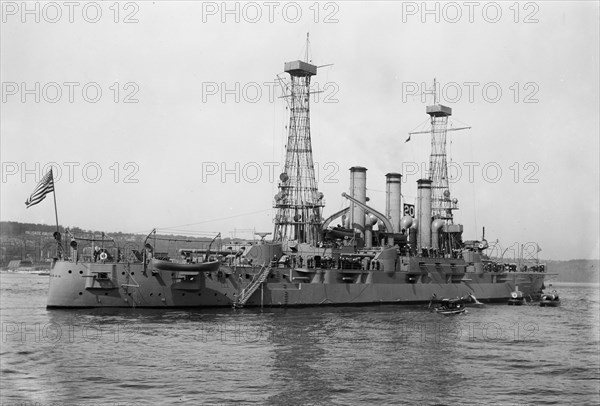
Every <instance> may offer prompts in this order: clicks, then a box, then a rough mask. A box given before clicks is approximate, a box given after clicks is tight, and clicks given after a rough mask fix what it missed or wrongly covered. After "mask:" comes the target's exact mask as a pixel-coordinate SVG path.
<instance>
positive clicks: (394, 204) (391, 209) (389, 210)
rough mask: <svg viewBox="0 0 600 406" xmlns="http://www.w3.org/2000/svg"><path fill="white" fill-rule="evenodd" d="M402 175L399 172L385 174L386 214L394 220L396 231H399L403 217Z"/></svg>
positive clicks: (393, 224) (394, 230)
mask: <svg viewBox="0 0 600 406" xmlns="http://www.w3.org/2000/svg"><path fill="white" fill-rule="evenodd" d="M401 184H402V175H401V174H399V173H388V174H386V175H385V215H386V216H387V218H389V219H390V221H391V222H392V226H394V229H393V230H392V231H393V232H394V233H399V232H400V230H401V228H400V220H401V219H402V207H401V201H400V199H401V194H400V189H401V188H400V186H401Z"/></svg>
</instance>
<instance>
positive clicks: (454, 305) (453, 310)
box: [433, 299, 467, 316]
mask: <svg viewBox="0 0 600 406" xmlns="http://www.w3.org/2000/svg"><path fill="white" fill-rule="evenodd" d="M433 310H434V311H435V312H436V313H439V314H443V315H444V316H452V315H455V314H462V313H465V312H466V311H467V309H466V308H465V305H464V304H462V301H461V299H442V301H441V303H440V305H439V306H438V307H436V308H434V309H433Z"/></svg>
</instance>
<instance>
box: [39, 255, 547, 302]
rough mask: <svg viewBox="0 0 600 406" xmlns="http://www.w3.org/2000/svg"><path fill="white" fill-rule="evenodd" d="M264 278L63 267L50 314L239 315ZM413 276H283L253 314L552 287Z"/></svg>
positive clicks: (528, 277)
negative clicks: (148, 311)
mask: <svg viewBox="0 0 600 406" xmlns="http://www.w3.org/2000/svg"><path fill="white" fill-rule="evenodd" d="M259 272H260V268H259V267H235V266H232V267H223V266H222V267H221V268H220V269H219V270H218V271H215V272H208V273H203V272H197V273H193V272H178V271H161V270H156V269H153V268H151V267H150V266H144V264H142V263H106V264H105V263H95V262H91V263H90V262H78V263H74V262H70V261H57V262H56V263H55V264H54V266H53V267H52V270H51V272H50V284H49V291H48V299H47V307H48V308H86V307H87V308H91V307H124V308H127V307H147V308H165V307H166V308H169V307H179V308H181V307H188V308H203V307H231V306H232V305H233V304H235V303H236V300H237V298H238V296H239V295H240V293H241V292H242V290H243V289H245V288H246V287H248V285H249V284H250V282H251V281H252V279H253V278H254V277H255V276H256V275H257V274H258V273H259ZM413 275H414V274H411V273H409V272H404V271H394V272H383V271H375V270H373V271H360V270H358V271H356V270H354V271H348V270H337V269H326V270H307V269H290V268H276V269H273V270H272V271H271V272H270V275H269V278H268V279H267V280H266V281H265V283H263V284H262V285H261V286H260V287H259V288H258V289H257V290H256V291H255V292H254V293H253V294H252V296H251V297H250V298H249V299H248V301H247V302H246V303H245V306H246V307H252V306H275V307H281V306H327V305H329V306H332V305H369V304H401V305H412V304H421V303H429V301H430V300H431V297H432V296H433V295H436V296H437V297H438V298H441V297H449V298H452V297H463V296H466V295H468V294H472V295H474V296H475V297H477V299H479V300H481V301H483V302H507V301H508V300H509V298H510V297H511V292H513V291H514V290H515V286H518V287H519V289H520V290H521V291H522V292H523V293H524V295H525V296H531V297H535V295H536V294H538V292H540V291H541V289H542V285H543V280H544V274H540V273H506V274H495V273H488V272H481V273H465V274H463V275H458V277H457V275H454V276H452V277H450V276H449V275H448V274H445V273H443V272H428V273H427V276H426V277H422V278H418V279H415V277H414V276H413ZM422 281H425V282H422Z"/></svg>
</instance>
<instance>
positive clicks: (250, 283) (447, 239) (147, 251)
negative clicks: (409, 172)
mask: <svg viewBox="0 0 600 406" xmlns="http://www.w3.org/2000/svg"><path fill="white" fill-rule="evenodd" d="M317 69H318V68H317V66H315V65H313V64H311V63H309V61H308V58H307V60H305V61H302V60H297V61H292V62H287V63H285V64H284V71H285V73H286V74H288V75H289V77H287V76H286V79H285V80H282V81H281V83H282V87H283V89H284V91H285V96H284V99H285V100H286V103H287V104H288V108H289V112H290V113H289V114H290V117H289V125H288V127H287V143H286V152H285V165H284V170H283V172H282V173H281V174H280V175H279V178H278V192H277V194H276V195H275V196H274V200H273V202H272V204H273V209H274V213H275V214H274V220H273V222H274V228H273V232H272V233H262V234H261V235H260V237H262V238H261V239H260V240H256V241H250V242H248V243H246V244H238V245H233V244H230V245H229V246H224V245H223V244H222V243H218V242H217V240H218V238H217V237H218V236H217V237H215V238H214V239H213V241H212V242H211V243H210V244H206V245H205V246H204V247H199V248H189V247H185V248H178V249H174V250H172V252H168V251H165V250H164V249H162V248H161V247H160V245H161V241H164V240H165V239H170V240H173V239H172V238H165V237H164V236H161V235H160V234H158V233H157V232H156V231H153V232H151V233H150V234H149V235H148V236H147V237H146V239H145V241H144V242H143V243H142V244H141V245H140V246H133V244H131V243H128V244H126V245H122V244H119V243H118V242H117V241H115V240H114V239H111V238H110V237H109V236H107V235H105V234H103V235H102V236H101V237H98V236H92V237H82V236H76V235H72V234H71V233H69V232H66V233H65V236H64V238H63V239H61V235H60V234H58V235H57V236H56V239H57V242H58V244H59V245H60V247H61V251H60V254H58V255H57V257H56V258H55V260H54V262H53V264H52V269H51V271H50V279H49V280H50V283H49V291H48V298H47V307H48V308H86V307H125V308H127V307H148V308H163V307H167V308H170V307H180V308H204V307H207V308H208V307H234V308H239V307H244V306H245V307H258V306H260V307H262V306H265V307H268V306H273V307H280V306H281V307H283V306H326V305H329V306H331V305H373V304H399V305H414V304H427V303H429V302H430V301H431V298H432V297H438V298H455V297H465V296H468V297H476V298H477V299H478V300H480V301H481V302H504V303H507V302H508V301H509V299H510V298H511V293H512V292H514V291H517V290H518V291H520V292H522V293H523V296H524V297H526V298H529V300H537V299H539V297H540V295H541V293H542V289H543V288H544V286H543V283H544V277H545V275H546V273H545V271H546V270H545V265H544V264H539V263H532V264H530V265H521V264H519V267H516V266H515V265H514V264H509V263H505V262H503V261H502V260H501V259H500V260H498V259H497V258H494V257H493V256H492V255H491V253H489V254H488V252H489V251H490V245H489V244H488V242H487V241H486V239H485V233H483V236H482V237H481V238H480V239H471V240H466V239H463V225H462V224H457V223H455V222H454V216H453V214H454V213H453V212H454V211H455V210H457V209H458V200H457V199H456V198H454V197H453V196H452V195H451V193H450V189H449V184H448V166H447V158H446V137H447V132H448V131H450V129H448V118H449V117H450V116H451V115H452V109H451V108H450V107H447V106H445V105H442V104H440V103H439V102H438V101H437V100H435V98H434V103H433V104H432V105H430V106H427V107H426V113H427V115H428V116H429V117H430V124H431V129H430V131H429V133H430V135H431V145H432V150H431V156H430V162H429V171H428V176H427V177H426V178H423V179H419V180H418V181H417V182H416V183H417V185H416V190H417V201H416V203H417V204H415V205H411V204H407V203H406V202H404V201H403V196H402V193H401V189H402V174H400V173H397V172H390V173H388V174H387V175H385V185H386V194H385V208H384V209H383V210H381V211H380V210H378V209H376V208H374V207H371V206H370V205H369V199H368V198H367V183H366V182H367V169H366V168H365V167H362V166H354V167H352V168H350V171H349V172H350V173H349V178H350V182H349V183H350V185H349V188H348V191H347V193H346V192H344V193H342V196H343V197H344V198H345V199H346V201H347V203H348V205H347V207H346V208H344V209H343V210H340V211H338V212H336V213H333V214H331V215H329V216H328V217H324V215H323V210H324V207H325V204H324V196H323V193H321V192H319V190H318V187H317V182H316V178H315V169H314V163H313V156H312V146H311V135H310V94H311V79H312V78H313V77H314V76H315V75H316V74H317ZM382 181H383V179H382ZM415 206H416V207H415ZM333 224H336V225H335V226H333ZM267 236H271V237H270V238H267ZM63 244H64V248H62V247H63Z"/></svg>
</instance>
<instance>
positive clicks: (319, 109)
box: [0, 1, 600, 260]
mask: <svg viewBox="0 0 600 406" xmlns="http://www.w3.org/2000/svg"><path fill="white" fill-rule="evenodd" d="M599 20H600V19H599V6H598V2H592V1H581V2H558V1H551V2H545V1H540V2H525V3H514V2H449V3H448V2H429V3H427V4H425V3H423V2H368V3H367V2H361V1H353V2H321V3H313V2H277V1H275V2H249V3H243V2H230V3H222V2H178V1H169V2H167V1H155V2H121V3H114V2H73V3H69V2H53V3H43V2H29V3H22V2H10V1H9V2H3V3H2V26H1V55H0V56H1V63H0V68H1V80H2V104H1V126H0V130H1V134H0V136H1V137H0V147H1V148H0V159H1V162H2V179H1V183H0V186H1V200H0V203H1V206H0V219H1V220H2V221H20V222H28V223H46V224H53V223H54V222H55V213H54V204H53V201H52V196H48V197H47V198H46V200H44V201H43V202H41V203H40V204H38V205H36V206H33V207H31V208H29V209H26V207H25V204H24V202H25V200H26V199H27V198H28V197H29V195H30V194H31V192H32V191H33V189H34V188H35V186H36V183H37V182H38V181H39V180H40V179H41V178H42V176H43V175H44V174H45V173H46V172H47V171H48V170H49V168H50V167H53V168H54V173H55V178H56V182H55V189H56V202H57V207H58V217H59V223H60V224H61V225H64V226H77V227H81V228H84V229H95V230H104V231H106V232H108V233H110V232H116V231H122V232H136V233H148V232H150V231H151V230H152V229H153V228H155V227H156V228H159V229H162V230H165V232H186V233H192V232H194V233H196V232H197V233H206V234H207V235H214V234H216V233H217V232H222V233H223V235H224V236H237V237H241V238H248V237H250V236H251V232H252V231H272V229H273V223H272V218H273V215H274V211H273V209H272V204H273V195H275V194H276V193H277V179H278V176H279V173H280V172H281V169H282V168H283V158H284V144H285V139H286V125H287V120H288V112H287V110H286V105H285V100H284V99H283V98H281V96H282V92H281V89H280V88H279V86H278V84H277V83H278V79H277V78H278V75H279V78H281V79H285V78H286V74H285V73H284V72H283V70H284V68H283V65H284V62H287V61H293V60H297V59H303V60H304V59H305V58H306V52H307V33H309V41H308V60H309V61H310V62H311V63H313V64H315V65H317V66H319V69H318V73H317V75H316V76H315V77H313V85H314V87H315V90H320V91H321V92H320V93H315V94H314V95H313V96H312V97H313V98H312V99H311V103H312V104H311V136H312V147H313V158H314V161H315V166H316V169H317V174H318V176H317V177H318V179H317V181H318V187H319V190H320V191H322V192H323V193H324V195H325V202H326V207H325V209H324V216H325V217H327V216H328V215H330V214H332V213H334V212H336V211H338V210H340V209H341V208H343V207H345V206H346V205H347V204H348V202H347V201H345V199H344V198H343V197H342V196H341V194H342V192H346V191H347V190H348V186H349V171H348V169H349V168H350V167H352V166H357V165H360V166H364V167H366V168H367V169H368V171H367V188H368V193H367V195H368V197H369V198H370V201H369V204H370V205H372V206H373V207H374V208H376V209H379V211H383V210H384V208H385V193H384V191H385V174H386V173H388V172H400V173H402V174H403V184H402V193H403V196H404V202H405V203H409V204H414V203H415V197H416V181H417V180H418V179H419V178H421V177H425V176H427V173H426V167H427V163H428V161H429V151H430V139H429V136H428V135H427V134H417V135H413V136H411V139H410V141H409V142H406V139H407V138H408V133H409V132H410V131H414V130H415V131H418V130H426V129H427V119H428V116H427V115H426V114H425V107H426V105H428V104H431V103H432V101H433V100H432V97H431V95H430V93H429V92H428V91H429V90H430V89H431V88H432V84H433V80H434V78H435V79H436V81H437V83H438V91H437V94H438V96H439V99H440V102H441V103H443V104H445V105H447V106H450V107H451V108H452V109H453V115H452V117H451V120H450V125H451V126H452V127H454V128H458V127H471V129H469V130H462V131H455V132H451V133H448V134H449V139H448V153H449V160H450V163H449V166H450V176H451V193H452V196H453V197H456V198H458V200H459V207H460V210H459V211H457V212H456V214H455V222H458V223H461V224H464V227H465V232H464V239H480V238H481V237H482V231H483V227H485V237H486V239H487V240H488V241H490V242H496V241H498V242H497V244H498V247H501V248H500V249H501V250H502V251H504V250H507V252H508V253H507V256H514V255H516V253H515V252H516V251H515V250H516V247H518V246H521V245H526V246H527V247H531V246H532V244H536V246H539V247H540V248H541V249H542V251H541V252H540V253H539V255H540V257H541V258H547V259H564V260H566V259H575V258H584V259H585V258H588V259H593V258H598V257H599V256H600V254H599V251H600V248H599V231H600V230H599V224H600V220H599V207H600V201H599V184H600V182H599V181H600V179H599V178H600V175H599V173H600V171H599V162H600V158H599V151H600V146H599V141H598V138H599V134H600V131H599V111H600V106H599V83H598V82H599V75H598V72H599V71H600V69H599V49H600V46H599V45H600V44H599V43H598V42H599V37H600V35H599Z"/></svg>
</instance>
